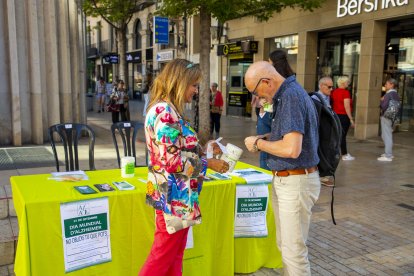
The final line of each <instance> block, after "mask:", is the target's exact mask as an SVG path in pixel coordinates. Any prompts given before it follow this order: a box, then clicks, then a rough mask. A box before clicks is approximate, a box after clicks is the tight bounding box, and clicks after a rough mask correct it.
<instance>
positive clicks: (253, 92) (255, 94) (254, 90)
mask: <svg viewBox="0 0 414 276" xmlns="http://www.w3.org/2000/svg"><path fill="white" fill-rule="evenodd" d="M262 80H268V81H270V79H269V78H260V79H259V80H258V82H257V84H256V86H255V87H254V89H253V90H252V91H250V93H252V95H254V96H256V97H257V96H258V95H257V91H256V89H257V88H258V87H259V84H260V83H261V82H262Z"/></svg>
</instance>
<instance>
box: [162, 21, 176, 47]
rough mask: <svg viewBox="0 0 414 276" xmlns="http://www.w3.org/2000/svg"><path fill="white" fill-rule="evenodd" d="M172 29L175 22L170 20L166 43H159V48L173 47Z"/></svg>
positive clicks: (173, 36)
mask: <svg viewBox="0 0 414 276" xmlns="http://www.w3.org/2000/svg"><path fill="white" fill-rule="evenodd" d="M174 30H175V23H174V22H171V21H170V30H169V36H168V44H161V50H164V49H168V48H174V46H175V35H174Z"/></svg>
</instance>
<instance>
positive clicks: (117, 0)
mask: <svg viewBox="0 0 414 276" xmlns="http://www.w3.org/2000/svg"><path fill="white" fill-rule="evenodd" d="M139 2H140V1H139V0H84V1H83V5H82V7H83V11H84V12H85V14H86V15H87V16H92V17H98V16H100V17H102V18H103V19H104V20H105V21H106V22H108V24H109V25H111V26H112V27H114V28H115V29H117V30H122V29H123V28H126V26H127V25H128V23H129V21H130V20H131V18H132V16H133V15H134V12H135V11H136V10H137V6H138V3H139Z"/></svg>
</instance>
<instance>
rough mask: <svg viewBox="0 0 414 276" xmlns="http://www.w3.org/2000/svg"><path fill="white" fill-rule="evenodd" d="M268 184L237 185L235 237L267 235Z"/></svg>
mask: <svg viewBox="0 0 414 276" xmlns="http://www.w3.org/2000/svg"><path fill="white" fill-rule="evenodd" d="M268 201H269V190H268V185H267V184H262V185H260V184H254V185H236V208H235V210H236V212H235V218H234V237H235V238H245V237H267V223H266V212H267V204H268Z"/></svg>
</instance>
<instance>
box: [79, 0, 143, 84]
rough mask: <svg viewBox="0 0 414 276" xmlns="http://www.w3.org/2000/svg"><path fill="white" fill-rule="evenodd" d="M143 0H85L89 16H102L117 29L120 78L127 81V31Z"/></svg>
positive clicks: (83, 6) (84, 5) (86, 12)
mask: <svg viewBox="0 0 414 276" xmlns="http://www.w3.org/2000/svg"><path fill="white" fill-rule="evenodd" d="M140 2H142V1H141V0H84V1H83V4H82V8H83V11H84V13H85V14H86V15H87V16H92V17H101V18H102V19H103V20H105V21H106V22H107V23H108V24H109V25H111V26H112V27H113V28H114V29H115V35H116V41H117V46H118V52H119V67H120V72H119V73H120V78H121V79H125V81H127V78H128V69H127V63H126V60H125V56H126V43H127V40H126V32H127V26H128V23H129V21H131V18H132V16H133V15H134V13H135V12H136V11H139V10H140V6H139V3H140Z"/></svg>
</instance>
